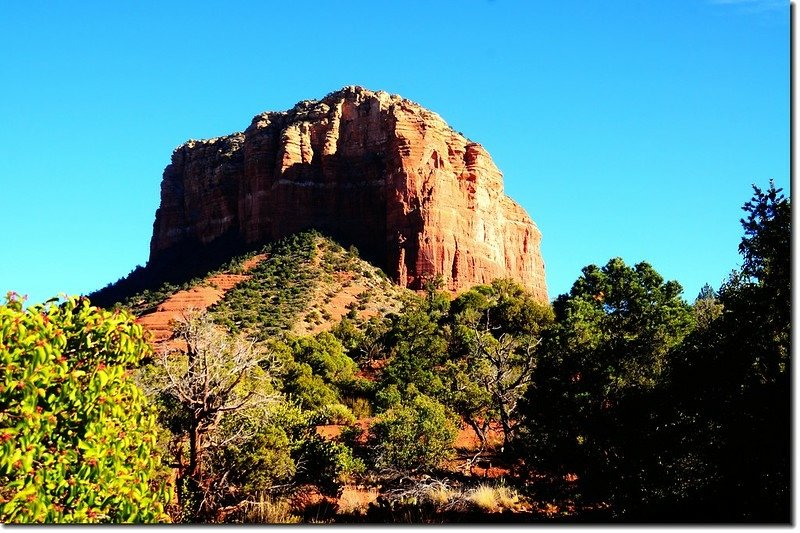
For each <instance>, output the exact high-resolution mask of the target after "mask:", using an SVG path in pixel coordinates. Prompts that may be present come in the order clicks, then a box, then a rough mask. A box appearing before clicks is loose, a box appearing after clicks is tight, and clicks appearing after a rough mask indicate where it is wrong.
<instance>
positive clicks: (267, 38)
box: [0, 0, 790, 301]
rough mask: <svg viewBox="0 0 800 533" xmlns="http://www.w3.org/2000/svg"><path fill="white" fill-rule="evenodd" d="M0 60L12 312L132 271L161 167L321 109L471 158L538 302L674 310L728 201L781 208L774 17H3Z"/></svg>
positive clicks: (783, 171) (425, 5)
mask: <svg viewBox="0 0 800 533" xmlns="http://www.w3.org/2000/svg"><path fill="white" fill-rule="evenodd" d="M0 49H1V50H2V55H0V58H1V59H0V72H2V76H3V82H2V83H0V200H2V210H0V217H1V220H2V228H3V229H2V233H0V291H2V293H5V291H6V290H12V289H13V290H16V291H19V292H21V293H26V294H28V295H29V296H30V300H31V301H41V300H44V299H46V298H48V297H50V296H52V295H56V294H58V293H59V292H67V293H71V294H72V293H87V292H90V291H92V290H93V289H97V288H100V287H102V286H104V285H106V284H107V283H109V282H112V281H115V280H116V279H118V278H119V277H121V276H124V275H126V274H127V273H128V272H129V271H130V270H132V269H133V268H134V267H135V266H136V265H137V264H144V263H145V262H146V261H147V257H148V250H149V240H150V235H151V231H152V223H153V219H154V215H155V210H156V208H157V207H158V203H159V184H160V181H161V173H162V171H163V169H164V167H165V166H166V165H167V164H168V163H169V159H170V155H171V152H172V150H173V149H174V148H175V147H176V146H178V145H180V144H181V143H183V142H184V141H186V140H187V139H190V138H206V137H213V136H219V135H223V134H227V133H231V132H234V131H239V130H242V129H244V128H245V127H246V126H247V125H248V124H249V123H250V119H251V118H252V116H253V115H255V114H257V113H259V112H262V111H267V110H284V109H288V108H289V107H291V106H292V105H293V104H294V103H295V102H297V101H299V100H303V99H310V98H320V97H322V96H324V95H325V94H326V93H328V92H330V91H332V90H335V89H338V88H340V87H342V86H344V85H351V84H358V85H363V86H366V87H368V88H370V89H373V90H379V89H383V90H386V91H389V92H392V93H398V94H401V95H403V96H404V97H406V98H409V99H411V100H414V101H416V102H418V103H420V104H422V105H423V106H425V107H427V108H429V109H431V110H433V111H436V112H437V113H439V114H440V115H441V116H442V117H443V118H444V119H445V120H446V121H448V122H449V123H450V125H451V126H453V128H455V129H456V130H458V131H462V132H463V133H464V134H465V135H467V136H468V137H470V138H471V139H473V140H475V141H478V142H480V143H482V144H483V145H484V146H485V147H486V148H487V150H488V151H489V153H491V154H492V156H493V158H494V160H495V162H496V163H497V165H498V167H500V169H501V170H502V171H503V172H504V174H505V183H506V192H507V193H508V194H510V195H511V196H512V197H513V198H514V199H516V200H517V201H518V202H519V203H520V204H522V206H523V207H525V209H526V210H527V211H528V213H529V214H530V215H531V216H532V217H533V219H534V220H535V221H536V223H537V224H538V225H539V228H540V229H541V230H542V233H543V234H544V240H543V245H542V250H543V254H544V259H545V264H546V273H547V281H548V286H549V292H550V295H551V297H555V296H557V295H558V294H559V293H562V292H566V291H568V290H569V288H570V286H571V285H572V283H573V282H574V281H575V279H577V277H578V276H579V275H580V269H581V268H582V267H583V266H585V265H587V264H590V263H596V264H605V262H606V261H608V259H610V258H611V257H615V256H620V257H622V258H623V259H625V261H627V262H629V263H635V262H638V261H642V260H646V261H649V262H650V263H651V264H652V265H653V266H654V267H655V268H656V269H657V270H658V271H659V272H660V273H661V274H662V275H663V276H664V277H665V278H668V279H676V280H678V281H679V282H681V284H682V285H683V286H684V288H685V296H686V297H687V299H689V300H690V301H691V300H693V299H694V297H695V295H696V294H697V292H698V290H699V289H700V287H701V286H702V285H703V284H704V283H706V282H709V283H711V284H712V285H713V286H714V287H715V288H716V287H719V285H720V283H721V282H722V281H723V279H724V278H725V277H726V275H727V273H728V272H729V271H730V270H731V269H733V268H735V267H737V266H738V265H739V256H738V254H737V245H738V243H739V240H740V238H741V234H742V232H741V227H740V225H739V218H740V216H741V210H740V207H741V205H742V204H743V203H744V202H745V201H747V200H748V198H749V197H750V195H751V189H750V184H751V183H757V184H760V185H762V186H766V185H767V183H768V180H769V178H774V179H775V181H776V183H777V184H778V185H779V186H782V187H784V189H785V190H786V191H787V192H788V187H789V98H790V95H789V6H788V2H786V1H774V0H673V1H668V2H667V1H664V2H655V1H653V0H639V1H637V0H630V1H602V2H601V1H592V0H586V1H580V2H565V1H560V0H552V1H549V2H545V1H533V0H525V1H523V0H520V1H511V0H494V1H486V0H482V1H479V0H453V1H435V2H429V1H406V0H404V1H403V2H389V1H382V0H367V1H360V0H359V1H357V0H348V1H347V2H344V1H342V2H323V1H319V2H308V1H298V0H292V1H291V2H277V1H275V2H266V1H252V2H236V1H231V2H220V1H213V2H210V1H208V2H204V1H194V2H156V1H137V2H105V1H104V2H93V1H82V2H69V3H67V2H22V1H12V0H7V1H4V2H3V5H2V9H0Z"/></svg>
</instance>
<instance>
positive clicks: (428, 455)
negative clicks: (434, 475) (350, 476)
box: [371, 386, 457, 471]
mask: <svg viewBox="0 0 800 533" xmlns="http://www.w3.org/2000/svg"><path fill="white" fill-rule="evenodd" d="M409 389H410V390H409V391H407V398H406V401H405V402H404V403H402V404H400V405H395V406H394V407H392V408H390V409H389V410H388V411H386V412H385V413H384V414H383V415H382V416H381V417H380V418H379V419H378V420H377V421H376V422H375V423H374V424H373V425H372V428H371V432H372V435H371V442H372V445H373V446H374V449H375V453H376V455H375V464H376V466H377V467H378V468H388V469H391V470H398V471H415V470H420V469H431V468H436V467H437V466H439V464H441V462H442V461H443V460H444V459H447V458H449V457H451V456H452V454H453V441H454V440H455V438H456V434H457V429H456V425H455V423H454V422H453V420H452V417H451V416H449V415H448V413H447V412H446V410H445V407H444V406H443V405H442V404H440V403H439V402H437V401H436V400H434V399H432V398H430V397H428V396H425V395H424V394H419V393H416V391H415V390H413V386H412V387H409ZM409 396H410V398H408V397H409Z"/></svg>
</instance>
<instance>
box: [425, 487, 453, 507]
mask: <svg viewBox="0 0 800 533" xmlns="http://www.w3.org/2000/svg"><path fill="white" fill-rule="evenodd" d="M456 497H458V493H457V492H455V491H454V490H453V489H451V488H449V487H447V486H446V485H444V484H441V485H434V486H431V487H430V488H429V489H428V490H427V491H426V492H425V494H424V498H425V499H426V500H428V501H429V502H431V503H432V504H434V505H435V506H436V507H444V506H445V505H447V504H448V503H450V500H453V499H455V498H456Z"/></svg>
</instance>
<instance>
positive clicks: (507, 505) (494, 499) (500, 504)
mask: <svg viewBox="0 0 800 533" xmlns="http://www.w3.org/2000/svg"><path fill="white" fill-rule="evenodd" d="M467 500H468V501H469V502H470V503H472V504H473V505H474V506H475V507H477V508H478V509H480V510H481V511H483V512H486V513H494V512H498V511H502V510H505V509H514V508H515V507H516V505H517V504H518V503H519V494H517V492H516V491H515V490H513V489H510V488H509V487H504V486H497V487H493V486H491V485H479V486H478V487H476V488H474V489H472V490H471V491H470V492H469V493H468V494H467Z"/></svg>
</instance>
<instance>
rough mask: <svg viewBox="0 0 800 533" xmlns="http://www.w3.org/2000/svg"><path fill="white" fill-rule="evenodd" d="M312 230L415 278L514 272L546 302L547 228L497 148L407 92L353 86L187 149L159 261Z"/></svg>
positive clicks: (476, 278) (169, 177)
mask: <svg viewBox="0 0 800 533" xmlns="http://www.w3.org/2000/svg"><path fill="white" fill-rule="evenodd" d="M311 228H314V229H317V230H319V231H320V232H322V233H324V234H327V235H329V236H331V237H333V238H334V239H335V240H337V241H338V242H340V243H341V244H342V245H344V246H350V245H355V246H356V247H357V248H358V250H359V252H360V254H361V256H362V257H363V258H365V259H367V260H369V261H371V262H372V263H374V264H375V265H377V266H379V267H380V268H382V269H383V270H384V271H385V272H386V273H387V274H388V275H389V276H390V277H391V278H392V279H393V280H394V281H395V282H396V283H398V284H399V285H401V286H403V287H409V288H411V289H420V288H422V286H423V284H424V282H425V280H426V279H429V278H432V277H434V276H436V275H441V276H442V278H443V279H444V282H445V288H447V289H449V290H450V291H453V292H455V291H460V290H462V289H465V288H467V287H470V286H473V285H475V284H479V283H489V282H491V281H492V280H493V279H495V278H512V279H514V280H516V281H518V282H519V283H521V284H522V285H524V286H525V287H526V288H527V289H529V290H530V291H531V292H533V294H534V295H535V296H536V298H537V299H539V300H541V301H543V302H546V301H547V286H546V284H545V276H544V262H543V261H542V256H541V252H540V242H541V232H540V231H539V229H538V228H537V227H536V224H534V222H533V221H532V220H531V218H530V217H529V216H528V214H527V213H526V212H525V210H524V209H522V207H520V206H519V205H518V204H517V203H516V202H514V201H513V200H512V199H511V198H509V197H508V196H506V195H505V193H504V192H503V176H502V174H501V172H500V171H499V170H498V169H497V167H496V166H495V164H494V162H493V161H492V158H491V157H490V156H489V154H488V153H487V152H486V150H484V149H483V147H482V146H481V145H480V144H478V143H475V142H472V141H470V140H468V139H466V138H465V137H464V136H463V135H461V134H460V133H458V132H456V131H454V130H453V129H452V128H450V127H449V126H448V125H447V124H446V123H445V122H444V120H442V119H441V117H439V116H438V115H437V114H435V113H433V112H431V111H428V110H427V109H424V108H423V107H421V106H419V105H417V104H415V103H413V102H411V101H409V100H406V99H404V98H401V97H400V96H397V95H391V94H388V93H385V92H382V91H378V92H373V91H370V90H367V89H364V88H362V87H355V86H351V87H345V88H343V89H341V90H339V91H336V92H333V93H331V94H329V95H327V96H325V97H324V98H322V99H321V100H307V101H303V102H300V103H298V104H297V105H295V106H294V107H293V108H292V109H290V110H289V111H283V112H267V113H262V114H260V115H257V116H256V117H255V118H253V121H252V122H251V124H250V126H249V127H248V128H247V129H246V130H245V131H243V132H240V133H234V134H231V135H228V136H225V137H218V138H215V139H208V140H202V141H196V140H191V141H188V142H187V143H185V144H184V145H182V146H180V147H179V148H178V149H176V150H175V152H174V153H173V154H172V162H171V163H170V165H169V166H167V168H166V169H165V171H164V177H163V181H162V183H161V206H160V207H159V208H158V211H157V212H156V220H155V223H154V225H153V237H152V240H151V243H150V262H149V265H148V266H150V267H153V268H169V267H170V265H172V264H175V265H177V264H178V263H180V262H181V261H191V260H192V258H193V257H194V256H198V254H203V253H210V252H209V251H210V250H233V249H246V248H253V247H255V246H257V245H259V244H261V243H265V242H269V241H273V240H276V239H279V238H281V237H284V236H287V235H291V234H293V233H296V232H298V231H302V230H305V229H311ZM214 253H217V252H214Z"/></svg>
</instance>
